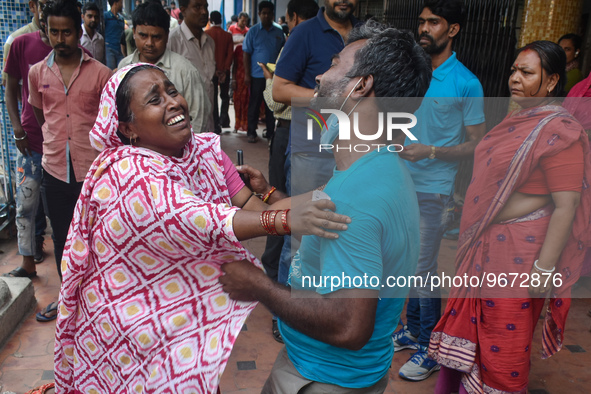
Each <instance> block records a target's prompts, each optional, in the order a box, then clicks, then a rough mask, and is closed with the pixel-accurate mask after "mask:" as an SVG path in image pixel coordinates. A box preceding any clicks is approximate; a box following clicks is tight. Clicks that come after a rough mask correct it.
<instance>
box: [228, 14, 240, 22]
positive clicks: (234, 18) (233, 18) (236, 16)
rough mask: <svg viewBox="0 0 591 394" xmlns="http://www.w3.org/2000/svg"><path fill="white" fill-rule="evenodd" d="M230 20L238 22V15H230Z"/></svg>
mask: <svg viewBox="0 0 591 394" xmlns="http://www.w3.org/2000/svg"><path fill="white" fill-rule="evenodd" d="M230 20H231V21H232V22H238V15H232V16H231V17H230Z"/></svg>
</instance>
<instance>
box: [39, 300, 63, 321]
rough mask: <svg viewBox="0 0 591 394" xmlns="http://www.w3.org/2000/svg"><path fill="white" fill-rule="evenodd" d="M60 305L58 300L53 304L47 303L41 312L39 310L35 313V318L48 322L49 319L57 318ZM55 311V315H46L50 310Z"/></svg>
mask: <svg viewBox="0 0 591 394" xmlns="http://www.w3.org/2000/svg"><path fill="white" fill-rule="evenodd" d="M58 306H59V304H58V302H57V301H55V302H52V303H51V304H49V305H47V306H46V307H45V308H44V309H43V310H42V311H41V312H37V314H36V315H35V318H36V319H37V321H40V322H48V321H52V320H55V319H56V318H57V308H58ZM54 311H55V315H53V316H45V315H46V314H48V313H50V312H54Z"/></svg>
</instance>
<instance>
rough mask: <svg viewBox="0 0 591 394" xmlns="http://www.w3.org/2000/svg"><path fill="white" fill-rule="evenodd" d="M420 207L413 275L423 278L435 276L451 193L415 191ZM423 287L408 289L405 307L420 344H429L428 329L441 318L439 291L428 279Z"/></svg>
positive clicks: (450, 210)
mask: <svg viewBox="0 0 591 394" xmlns="http://www.w3.org/2000/svg"><path fill="white" fill-rule="evenodd" d="M417 199H418V200H419V210H420V215H421V218H420V230H421V250H420V252H419V261H418V264H417V270H416V273H415V275H417V276H420V277H422V278H423V280H424V281H426V279H427V277H428V276H429V277H430V278H431V277H433V276H434V275H437V256H438V255H439V246H440V244H441V238H442V236H443V233H444V232H445V230H446V229H447V227H448V226H449V224H450V223H451V221H452V219H453V208H454V205H453V196H447V195H443V194H439V193H421V192H417ZM423 284H424V286H423V287H419V286H417V287H414V288H411V289H410V293H409V299H408V304H407V306H406V319H407V323H406V324H407V326H408V330H409V331H410V333H411V334H412V335H414V336H416V337H417V338H418V342H419V344H421V345H423V346H426V347H428V346H429V338H430V337H431V331H433V328H435V325H436V324H437V322H438V321H439V318H440V317H441V292H440V290H439V288H436V289H435V290H434V291H433V292H432V291H431V287H430V281H429V282H428V283H423Z"/></svg>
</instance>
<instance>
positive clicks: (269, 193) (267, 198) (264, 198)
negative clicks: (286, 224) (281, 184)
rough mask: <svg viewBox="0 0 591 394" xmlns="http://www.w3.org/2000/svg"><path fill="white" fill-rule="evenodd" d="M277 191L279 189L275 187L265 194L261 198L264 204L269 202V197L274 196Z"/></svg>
mask: <svg viewBox="0 0 591 394" xmlns="http://www.w3.org/2000/svg"><path fill="white" fill-rule="evenodd" d="M275 190H277V188H276V187H275V186H273V187H272V188H271V190H269V191H268V192H267V193H265V194H264V195H263V197H261V200H263V202H267V201H268V200H269V197H271V194H273V192H274V191H275Z"/></svg>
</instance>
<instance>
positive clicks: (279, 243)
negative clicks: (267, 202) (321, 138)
mask: <svg viewBox="0 0 591 394" xmlns="http://www.w3.org/2000/svg"><path fill="white" fill-rule="evenodd" d="M288 143H289V121H285V120H279V121H278V124H277V130H275V134H274V135H273V139H272V140H271V150H270V153H269V184H270V185H272V186H275V187H276V188H277V190H279V191H282V192H284V193H285V192H286V188H285V170H284V168H283V167H284V166H285V152H286V151H287V145H288ZM282 248H283V237H271V236H268V237H267V243H266V244H265V251H264V252H263V255H262V256H261V262H262V263H263V266H264V267H265V270H266V271H267V275H268V276H269V278H271V279H273V280H275V281H276V280H277V273H278V272H279V258H280V256H281V249H282Z"/></svg>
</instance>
